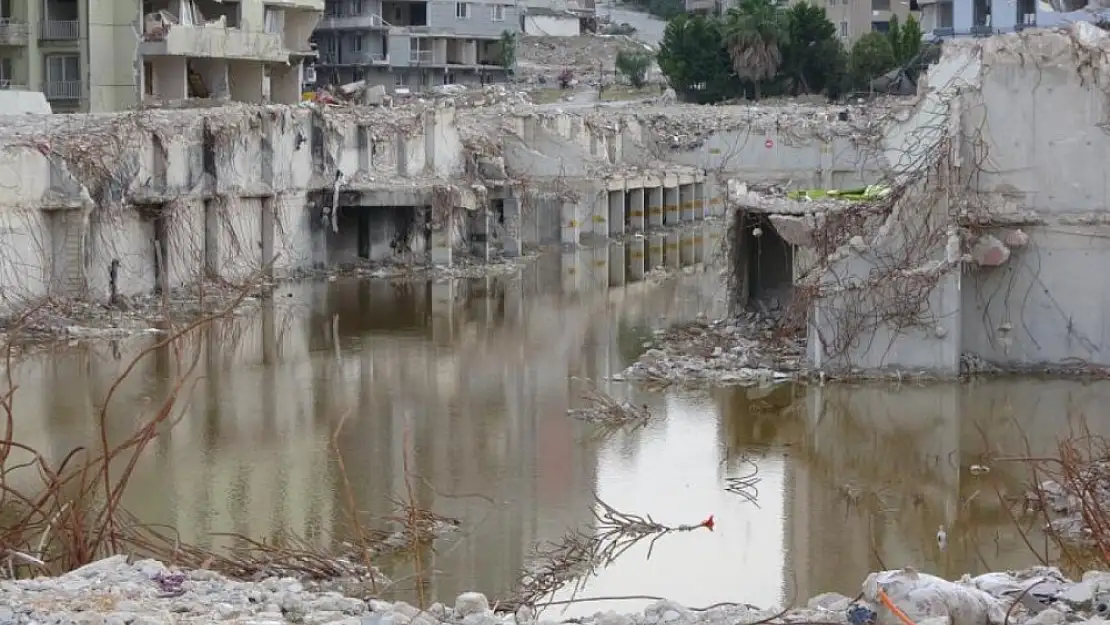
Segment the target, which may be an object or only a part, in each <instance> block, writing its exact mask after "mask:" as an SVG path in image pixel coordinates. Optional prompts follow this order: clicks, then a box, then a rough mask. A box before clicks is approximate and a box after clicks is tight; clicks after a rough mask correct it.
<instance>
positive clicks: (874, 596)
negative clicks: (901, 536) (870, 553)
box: [863, 568, 1006, 625]
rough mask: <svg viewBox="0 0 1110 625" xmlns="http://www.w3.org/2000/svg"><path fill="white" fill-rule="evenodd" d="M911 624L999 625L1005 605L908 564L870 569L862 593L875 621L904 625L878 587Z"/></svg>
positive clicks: (980, 592)
mask: <svg viewBox="0 0 1110 625" xmlns="http://www.w3.org/2000/svg"><path fill="white" fill-rule="evenodd" d="M880 590H882V591H885V592H886V595H887V597H888V598H889V599H890V600H891V602H893V603H894V605H895V606H897V607H898V609H900V610H901V611H902V612H903V613H905V615H906V616H907V617H908V618H909V619H910V620H911V621H913V623H914V624H915V625H983V624H984V623H991V624H992V625H1002V623H1003V621H1005V620H1006V606H1005V604H1003V603H1002V602H1001V601H999V600H998V599H995V598H994V597H992V596H990V595H989V594H987V593H985V592H983V591H982V590H979V589H978V588H975V587H974V586H971V585H965V584H960V583H955V582H950V581H948V580H945V579H941V578H939V577H936V576H935V575H928V574H925V573H919V572H917V571H915V570H914V569H911V568H905V569H902V570H899V571H880V572H878V573H872V574H870V575H868V576H867V579H865V580H864V581H863V597H864V599H866V600H867V602H868V603H870V604H871V606H872V608H873V609H874V610H875V612H876V614H877V615H878V618H877V621H876V625H907V624H906V623H904V622H903V621H902V619H900V618H898V616H897V615H895V614H894V613H893V612H891V610H890V609H889V608H888V607H887V606H886V605H885V604H884V603H883V601H882V599H881V598H880V596H879V591H880Z"/></svg>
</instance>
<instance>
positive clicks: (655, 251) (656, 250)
mask: <svg viewBox="0 0 1110 625" xmlns="http://www.w3.org/2000/svg"><path fill="white" fill-rule="evenodd" d="M666 241H667V237H666V236H665V235H662V234H656V235H652V236H651V237H650V238H649V239H648V256H647V260H648V264H647V270H648V271H653V270H654V269H655V268H656V267H662V266H663V260H664V259H663V250H664V249H666V247H667V243H666Z"/></svg>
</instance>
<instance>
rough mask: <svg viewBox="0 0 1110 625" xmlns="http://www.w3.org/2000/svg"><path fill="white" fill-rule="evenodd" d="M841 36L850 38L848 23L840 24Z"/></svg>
mask: <svg viewBox="0 0 1110 625" xmlns="http://www.w3.org/2000/svg"><path fill="white" fill-rule="evenodd" d="M840 36H841V37H847V36H848V22H841V23H840Z"/></svg>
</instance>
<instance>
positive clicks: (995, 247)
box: [971, 234, 1010, 267]
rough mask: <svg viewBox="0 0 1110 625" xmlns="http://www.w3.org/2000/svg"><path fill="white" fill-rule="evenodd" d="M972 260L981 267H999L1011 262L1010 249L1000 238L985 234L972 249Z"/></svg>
mask: <svg viewBox="0 0 1110 625" xmlns="http://www.w3.org/2000/svg"><path fill="white" fill-rule="evenodd" d="M971 258H972V260H973V261H975V264H977V265H979V266H981V267H998V266H1000V265H1002V264H1004V263H1005V262H1006V261H1008V260H1010V248H1008V247H1006V244H1005V243H1003V242H1002V241H999V240H998V237H996V236H994V235H990V234H984V235H983V236H981V237H979V240H978V241H976V242H975V247H973V248H971Z"/></svg>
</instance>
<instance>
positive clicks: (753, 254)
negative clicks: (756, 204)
mask: <svg viewBox="0 0 1110 625" xmlns="http://www.w3.org/2000/svg"><path fill="white" fill-rule="evenodd" d="M739 236H740V254H738V255H737V265H738V266H737V267H735V268H734V269H735V270H736V271H737V272H738V276H740V277H742V278H743V285H744V287H743V288H742V289H741V293H740V304H741V305H743V306H746V307H748V308H751V309H753V310H756V311H759V312H762V313H765V314H766V313H771V312H773V311H779V310H782V309H783V308H785V307H786V306H787V305H788V304H789V303H790V298H791V297H792V296H793V294H794V246H793V245H791V244H789V243H787V242H786V240H785V239H783V238H782V236H780V235H779V233H778V232H776V231H775V228H774V226H772V225H771V221H770V220H769V219H768V218H767V216H766V215H762V214H755V213H747V214H744V215H743V216H742V217H741V222H740V233H739Z"/></svg>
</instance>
